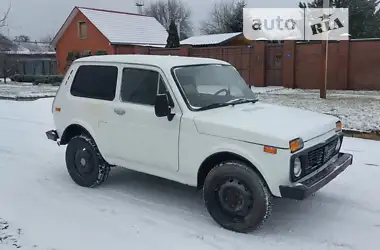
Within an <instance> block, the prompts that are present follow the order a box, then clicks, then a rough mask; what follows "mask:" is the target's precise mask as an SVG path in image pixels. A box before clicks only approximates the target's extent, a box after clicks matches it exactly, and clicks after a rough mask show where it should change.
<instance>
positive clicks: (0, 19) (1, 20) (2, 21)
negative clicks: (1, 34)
mask: <svg viewBox="0 0 380 250" xmlns="http://www.w3.org/2000/svg"><path fill="white" fill-rule="evenodd" d="M10 11H11V2H9V6H8V9H7V10H6V11H5V12H4V13H3V15H1V14H0V29H1V28H3V27H5V26H6V25H7V23H6V21H7V19H8V16H9V12H10Z"/></svg>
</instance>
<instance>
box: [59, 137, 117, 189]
mask: <svg viewBox="0 0 380 250" xmlns="http://www.w3.org/2000/svg"><path fill="white" fill-rule="evenodd" d="M66 166H67V170H68V172H69V174H70V176H71V178H72V179H73V181H74V182H75V183H76V184H78V185H80V186H82V187H95V186H97V185H100V184H101V183H103V182H104V181H105V180H106V179H107V178H108V175H109V172H110V166H109V164H108V163H107V162H106V161H105V160H104V159H103V157H102V156H101V154H100V152H99V150H98V147H97V146H96V144H95V142H94V140H93V139H92V138H91V137H89V136H86V135H79V136H75V137H74V138H72V139H71V140H70V141H69V144H68V145H67V148H66Z"/></svg>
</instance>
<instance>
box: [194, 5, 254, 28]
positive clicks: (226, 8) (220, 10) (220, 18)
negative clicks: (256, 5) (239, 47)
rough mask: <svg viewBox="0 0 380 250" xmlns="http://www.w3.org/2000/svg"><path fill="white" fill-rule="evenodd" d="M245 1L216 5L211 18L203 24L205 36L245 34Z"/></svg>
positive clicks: (210, 15)
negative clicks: (232, 33)
mask: <svg viewBox="0 0 380 250" xmlns="http://www.w3.org/2000/svg"><path fill="white" fill-rule="evenodd" d="M246 5H247V3H246V1H245V0H237V1H233V2H228V3H226V2H220V3H218V4H214V6H213V8H212V10H211V11H210V14H209V18H208V19H207V20H204V21H202V22H201V31H202V32H203V33H204V34H218V33H231V32H243V8H244V7H245V6H246Z"/></svg>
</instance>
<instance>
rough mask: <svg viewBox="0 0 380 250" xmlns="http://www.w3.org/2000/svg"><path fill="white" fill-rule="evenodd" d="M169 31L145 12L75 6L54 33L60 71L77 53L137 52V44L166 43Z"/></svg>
mask: <svg viewBox="0 0 380 250" xmlns="http://www.w3.org/2000/svg"><path fill="white" fill-rule="evenodd" d="M167 37H168V33H167V31H166V29H165V28H164V27H163V26H162V25H161V24H160V23H159V22H158V21H157V20H156V19H155V18H154V17H148V16H145V15H139V14H133V13H127V12H120V11H112V10H103V9H93V8H85V7H75V8H74V9H73V10H72V11H71V13H70V15H69V16H68V17H67V19H66V21H65V22H64V24H63V25H62V27H61V28H60V30H59V31H58V33H57V34H56V36H55V37H54V39H53V41H52V44H53V46H54V47H55V50H56V55H57V61H58V72H59V73H64V72H65V71H66V70H67V68H68V66H69V64H70V61H71V60H72V59H73V57H75V56H78V55H80V56H83V55H95V54H105V53H107V54H126V53H135V52H136V51H135V48H136V47H142V46H148V47H165V45H166V39H167Z"/></svg>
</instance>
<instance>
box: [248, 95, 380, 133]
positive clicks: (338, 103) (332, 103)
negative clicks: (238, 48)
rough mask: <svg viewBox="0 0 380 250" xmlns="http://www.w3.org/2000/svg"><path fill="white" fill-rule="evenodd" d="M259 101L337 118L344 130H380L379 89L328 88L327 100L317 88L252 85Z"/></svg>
mask: <svg viewBox="0 0 380 250" xmlns="http://www.w3.org/2000/svg"><path fill="white" fill-rule="evenodd" d="M253 91H254V92H258V95H259V98H260V101H263V102H267V103H273V104H279V105H285V106H289V107H296V108H301V109H306V110H311V111H315V112H320V113H324V114H329V115H334V116H337V117H339V118H340V119H341V120H342V122H343V126H344V128H345V129H350V130H359V131H364V132H372V131H380V108H379V107H380V91H347V90H345V91H337V90H329V91H327V99H321V98H319V90H304V89H285V88H254V89H253Z"/></svg>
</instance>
